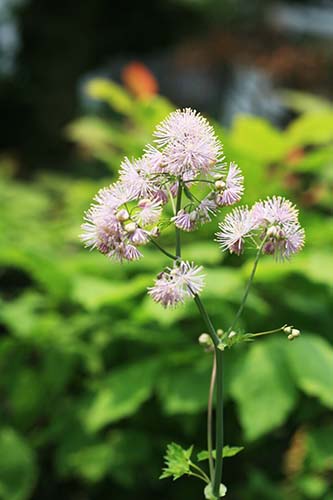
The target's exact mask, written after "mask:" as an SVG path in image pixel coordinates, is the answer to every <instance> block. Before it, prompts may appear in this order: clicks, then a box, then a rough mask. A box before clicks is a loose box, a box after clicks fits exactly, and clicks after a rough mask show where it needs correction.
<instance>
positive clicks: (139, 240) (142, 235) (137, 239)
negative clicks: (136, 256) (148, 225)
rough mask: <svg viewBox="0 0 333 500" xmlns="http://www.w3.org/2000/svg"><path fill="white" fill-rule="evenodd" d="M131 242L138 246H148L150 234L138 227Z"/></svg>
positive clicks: (131, 236)
mask: <svg viewBox="0 0 333 500" xmlns="http://www.w3.org/2000/svg"><path fill="white" fill-rule="evenodd" d="M129 240H130V241H131V242H132V243H133V244H134V245H137V246H140V245H146V243H148V241H149V232H148V231H145V230H144V229H141V228H140V227H138V228H137V229H135V231H134V232H133V233H132V234H131V235H130V237H129Z"/></svg>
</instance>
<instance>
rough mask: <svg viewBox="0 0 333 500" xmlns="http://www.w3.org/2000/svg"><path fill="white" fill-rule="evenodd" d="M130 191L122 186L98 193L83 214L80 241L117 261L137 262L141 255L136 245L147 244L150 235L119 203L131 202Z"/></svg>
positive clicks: (112, 186)
mask: <svg viewBox="0 0 333 500" xmlns="http://www.w3.org/2000/svg"><path fill="white" fill-rule="evenodd" d="M132 197H133V192H132V191H131V189H130V188H127V187H126V186H124V185H123V184H122V183H116V184H113V185H111V186H110V187H109V188H106V189H103V190H101V191H99V193H98V194H97V196H96V197H95V201H97V203H95V204H93V205H92V206H91V208H90V209H89V210H88V211H87V212H86V214H85V222H84V223H83V225H82V229H83V233H82V234H81V236H80V237H81V240H82V241H83V242H84V244H85V246H87V247H91V249H94V248H96V249H97V250H99V251H100V252H101V253H103V254H105V255H107V256H108V257H110V258H113V259H115V260H117V261H123V260H137V259H138V258H140V257H141V256H142V254H141V253H140V252H139V250H138V249H137V248H136V246H139V245H144V244H146V243H147V242H148V241H149V233H147V231H144V230H143V229H141V228H138V227H137V224H136V223H135V222H133V221H131V220H129V217H130V215H129V212H128V210H127V209H126V208H124V206H122V204H121V203H127V202H130V201H131V199H132Z"/></svg>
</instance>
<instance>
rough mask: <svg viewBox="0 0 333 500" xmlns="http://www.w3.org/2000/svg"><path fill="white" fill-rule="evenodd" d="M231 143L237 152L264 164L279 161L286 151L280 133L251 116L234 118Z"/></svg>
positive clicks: (265, 122)
mask: <svg viewBox="0 0 333 500" xmlns="http://www.w3.org/2000/svg"><path fill="white" fill-rule="evenodd" d="M231 141H232V145H233V147H234V148H235V149H237V150H238V151H241V152H242V153H246V154H247V155H249V156H252V157H253V158H256V159H258V160H262V161H265V162H270V161H276V160H278V159H280V158H281V157H282V156H283V154H284V153H285V151H286V146H285V141H284V138H283V135H282V134H281V132H280V131H279V130H277V129H275V128H274V127H273V126H272V125H271V124H270V123H268V122H267V121H265V120H263V119H262V118H258V117H253V116H244V115H243V116H238V117H236V119H235V121H234V125H233V128H232V131H231ZM263 145H265V146H264V147H263Z"/></svg>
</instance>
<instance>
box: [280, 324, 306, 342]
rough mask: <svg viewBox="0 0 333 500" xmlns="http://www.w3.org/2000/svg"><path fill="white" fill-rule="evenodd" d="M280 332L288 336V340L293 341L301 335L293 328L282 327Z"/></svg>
mask: <svg viewBox="0 0 333 500" xmlns="http://www.w3.org/2000/svg"><path fill="white" fill-rule="evenodd" d="M282 331H283V332H284V333H286V334H287V335H288V340H294V339H296V338H297V337H299V336H300V335H301V332H300V331H299V330H298V329H297V328H294V327H293V326H284V327H283V328H282Z"/></svg>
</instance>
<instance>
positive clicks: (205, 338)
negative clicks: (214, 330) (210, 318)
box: [199, 333, 211, 346]
mask: <svg viewBox="0 0 333 500" xmlns="http://www.w3.org/2000/svg"><path fill="white" fill-rule="evenodd" d="M199 344H201V345H204V346H208V345H210V344H211V340H210V336H209V335H208V333H202V334H201V335H200V337H199Z"/></svg>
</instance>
